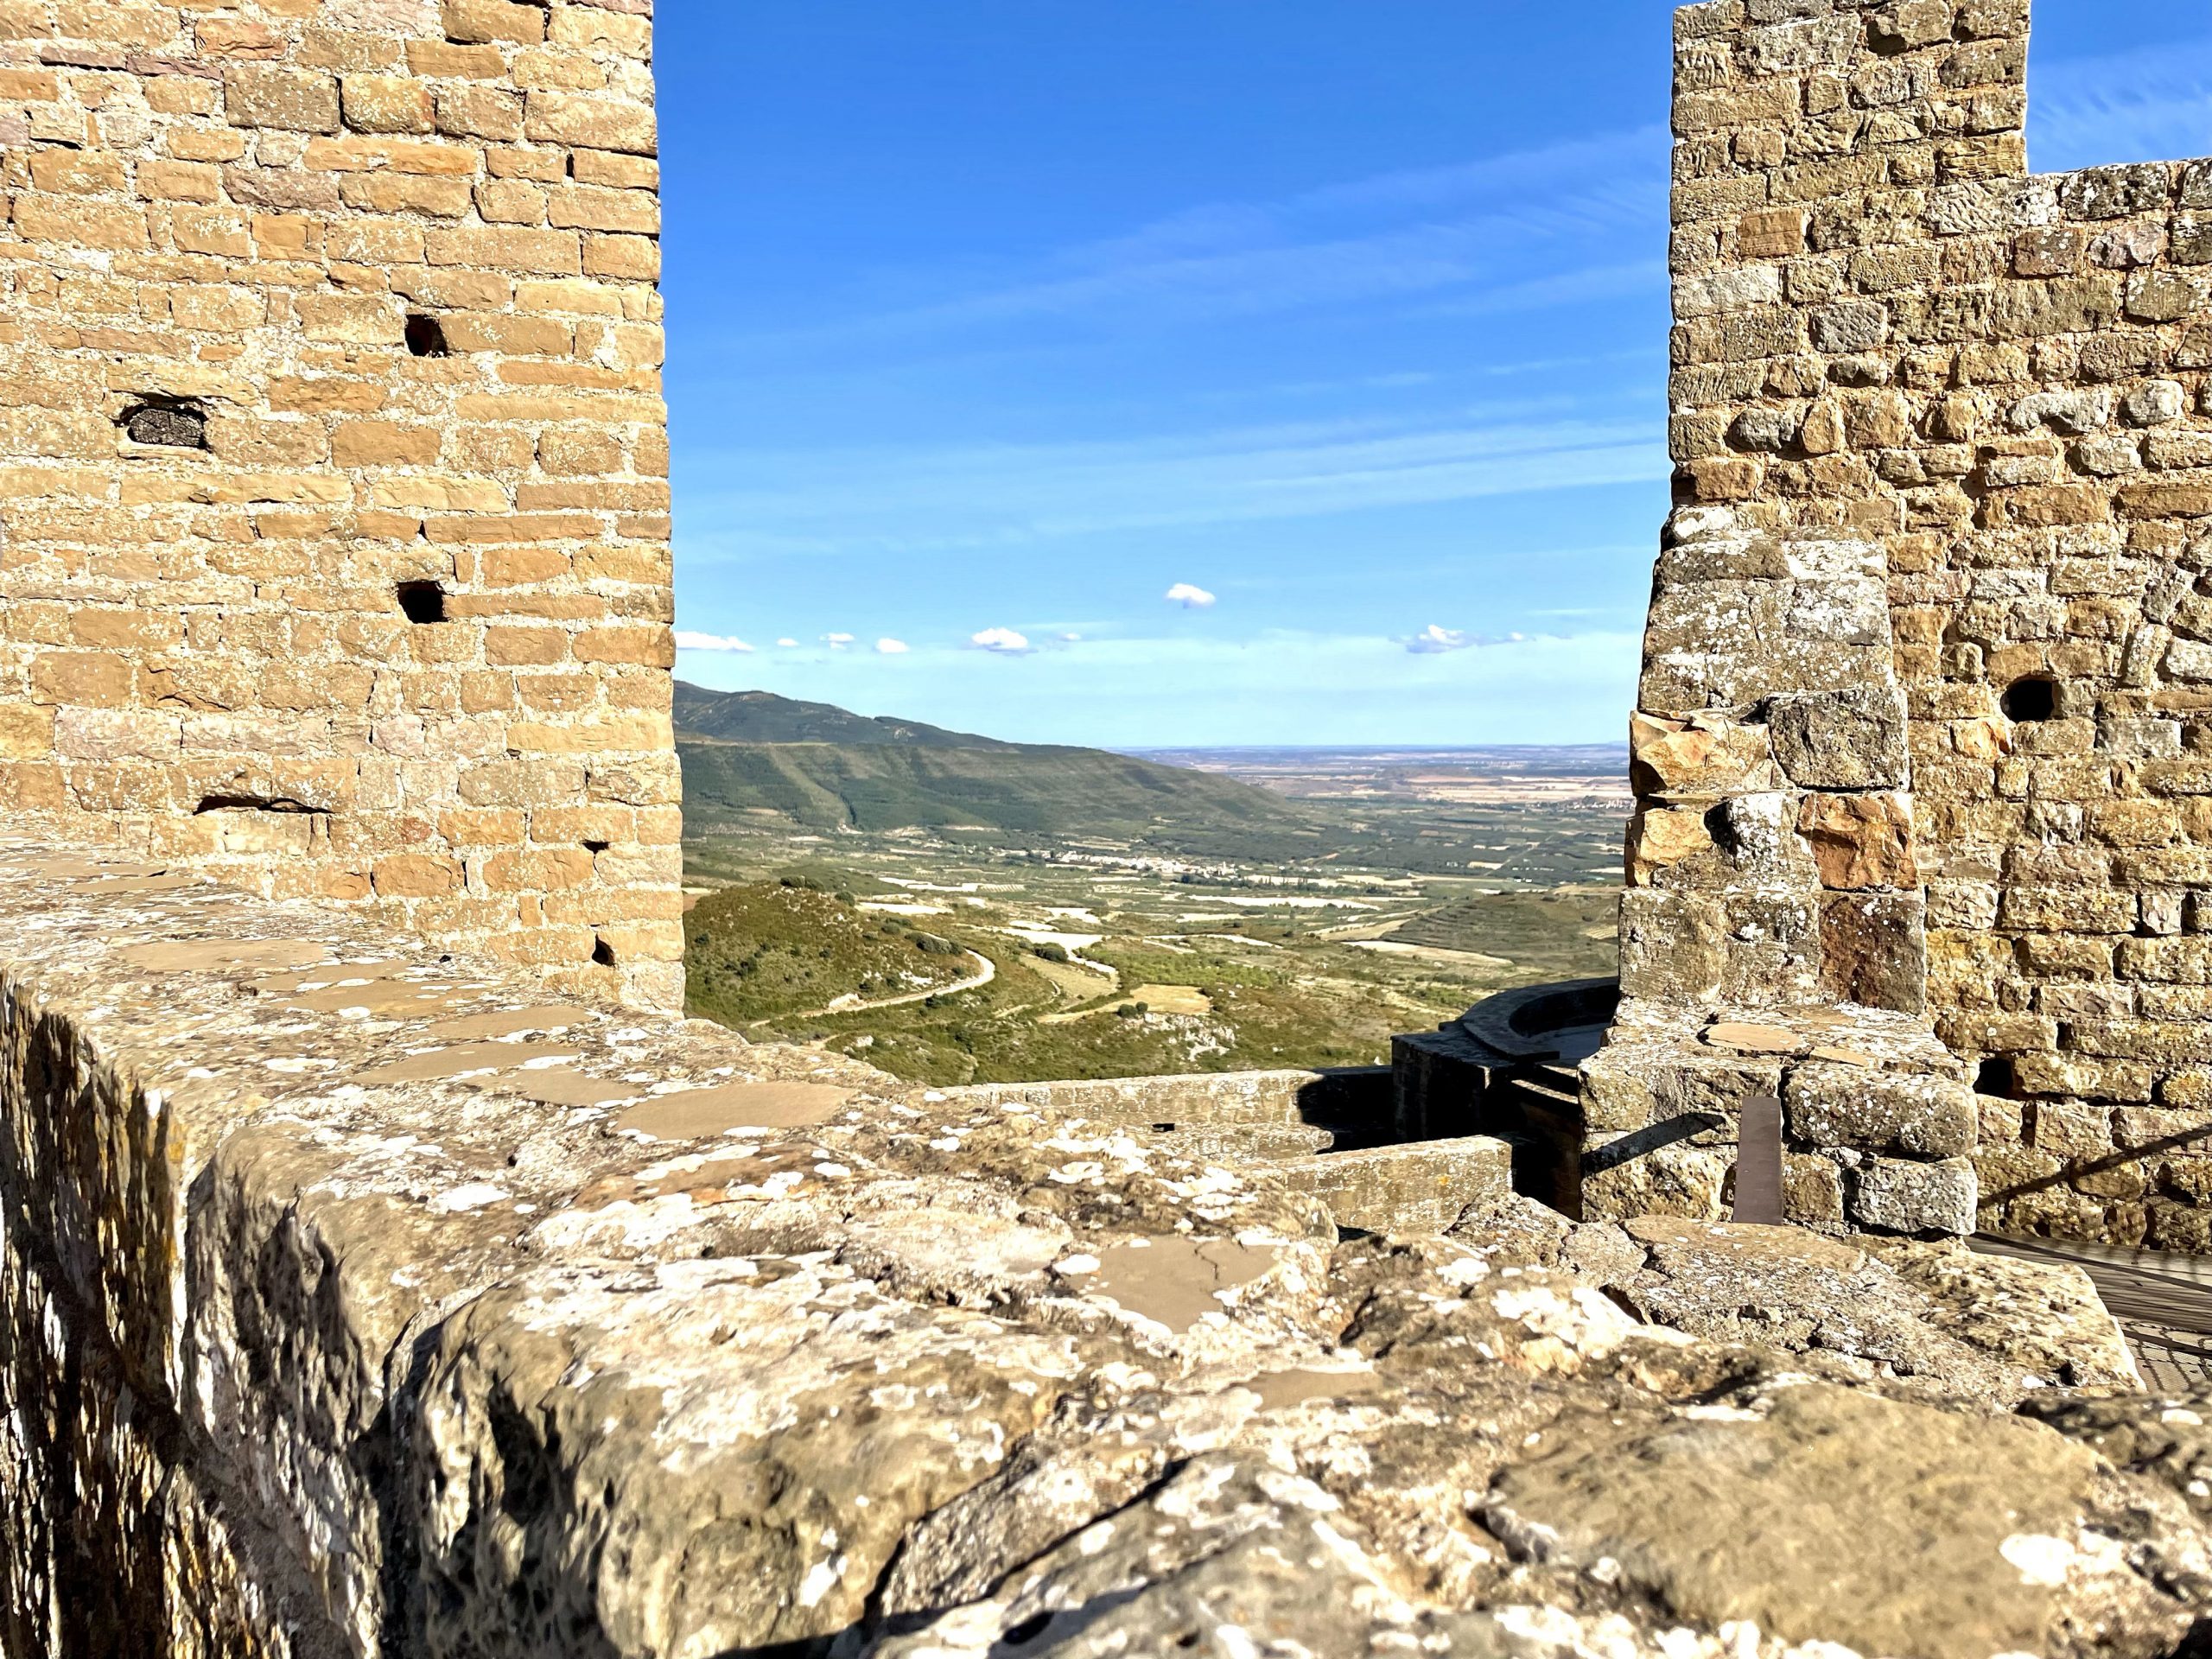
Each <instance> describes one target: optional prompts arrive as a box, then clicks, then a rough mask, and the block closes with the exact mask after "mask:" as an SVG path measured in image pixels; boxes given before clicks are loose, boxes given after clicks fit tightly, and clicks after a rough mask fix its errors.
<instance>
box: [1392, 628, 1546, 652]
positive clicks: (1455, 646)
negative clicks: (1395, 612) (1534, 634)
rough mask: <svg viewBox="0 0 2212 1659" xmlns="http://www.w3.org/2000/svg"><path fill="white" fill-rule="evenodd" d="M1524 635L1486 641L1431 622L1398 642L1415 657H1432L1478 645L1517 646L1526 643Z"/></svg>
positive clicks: (1506, 636) (1527, 637) (1518, 634)
mask: <svg viewBox="0 0 2212 1659" xmlns="http://www.w3.org/2000/svg"><path fill="white" fill-rule="evenodd" d="M1528 639H1529V636H1528V635H1527V634H1525V633H1509V634H1507V635H1505V636H1504V637H1503V639H1484V637H1483V636H1482V635H1480V634H1478V633H1469V632H1465V630H1464V629H1460V628H1447V627H1444V626H1440V625H1439V624H1437V623H1434V622H1432V623H1430V624H1429V625H1428V626H1427V627H1425V628H1423V629H1422V630H1421V632H1419V633H1416V634H1414V635H1413V636H1412V637H1411V638H1410V639H1404V640H1402V641H1400V643H1401V644H1402V645H1404V646H1405V648H1406V649H1407V650H1408V652H1412V653H1413V655H1414V656H1416V657H1434V656H1439V655H1441V654H1442V653H1443V652H1447V651H1468V650H1471V649H1473V648H1474V647H1475V646H1478V645H1526V644H1527V643H1528Z"/></svg>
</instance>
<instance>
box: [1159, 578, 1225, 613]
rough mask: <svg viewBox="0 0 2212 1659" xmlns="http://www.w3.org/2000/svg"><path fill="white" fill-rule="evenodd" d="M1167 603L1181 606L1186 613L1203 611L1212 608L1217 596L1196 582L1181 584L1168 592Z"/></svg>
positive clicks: (1178, 583) (1177, 584)
mask: <svg viewBox="0 0 2212 1659" xmlns="http://www.w3.org/2000/svg"><path fill="white" fill-rule="evenodd" d="M1166 598H1167V602H1168V603H1169V604H1170V605H1180V606H1181V607H1183V608H1184V609H1185V610H1186V611H1203V610H1205V609H1208V608H1209V607H1211V606H1212V605H1213V603H1214V600H1215V596H1214V595H1213V594H1210V593H1208V592H1207V591H1206V590H1205V588H1201V587H1199V586H1198V584H1197V583H1196V582H1177V583H1176V584H1175V585H1174V586H1173V588H1169V589H1168V590H1167V594H1166Z"/></svg>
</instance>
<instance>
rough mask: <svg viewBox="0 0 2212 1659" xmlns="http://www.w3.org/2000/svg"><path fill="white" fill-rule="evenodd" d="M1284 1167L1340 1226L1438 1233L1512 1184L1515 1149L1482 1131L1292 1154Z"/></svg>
mask: <svg viewBox="0 0 2212 1659" xmlns="http://www.w3.org/2000/svg"><path fill="white" fill-rule="evenodd" d="M1281 1170H1282V1174H1283V1178H1284V1179H1286V1180H1287V1181H1288V1182H1289V1184H1290V1185H1292V1186H1293V1187H1294V1188H1295V1189H1296V1190H1297V1191H1299V1192H1306V1193H1309V1194H1311V1195H1312V1196H1313V1197H1314V1198H1319V1199H1320V1201H1321V1202H1322V1203H1324V1204H1325V1205H1327V1206H1328V1208H1329V1213H1330V1214H1331V1215H1332V1216H1333V1217H1335V1218H1336V1222H1337V1224H1338V1226H1339V1227H1356V1228H1358V1229H1360V1230H1363V1231H1365V1232H1370V1233H1383V1234H1395V1233H1440V1232H1442V1231H1443V1230H1445V1229H1446V1228H1447V1227H1449V1226H1450V1225H1451V1224H1452V1223H1453V1222H1454V1221H1456V1220H1458V1219H1459V1214H1460V1212H1461V1211H1464V1210H1465V1209H1466V1208H1467V1207H1468V1206H1469V1205H1489V1204H1494V1203H1496V1202H1497V1201H1498V1200H1501V1199H1503V1198H1505V1197H1506V1196H1507V1195H1508V1194H1509V1193H1510V1192H1512V1190H1513V1148H1512V1147H1510V1146H1508V1145H1507V1144H1506V1143H1505V1142H1504V1141H1497V1140H1493V1139H1491V1138H1490V1137H1488V1136H1484V1135H1471V1136H1468V1137H1466V1138H1465V1139H1462V1140H1457V1141H1422V1142H1420V1143H1418V1144H1415V1145H1412V1146H1402V1147H1377V1148H1376V1149H1374V1150H1373V1151H1370V1152H1338V1153H1330V1154H1325V1155H1324V1156H1319V1157H1306V1158H1296V1159H1292V1160H1287V1161H1286V1162H1285V1163H1284V1164H1282V1165H1281Z"/></svg>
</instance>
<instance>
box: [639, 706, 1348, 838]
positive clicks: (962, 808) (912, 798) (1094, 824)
mask: <svg viewBox="0 0 2212 1659" xmlns="http://www.w3.org/2000/svg"><path fill="white" fill-rule="evenodd" d="M676 737H677V754H678V756H679V757H680V758H681V760H682V761H683V810H684V817H685V819H686V821H687V823H688V824H689V825H690V827H691V828H692V829H700V830H711V829H713V828H714V827H715V825H716V824H718V823H722V824H730V823H740V822H753V823H757V822H758V821H759V820H760V819H761V818H762V817H779V818H783V819H785V820H787V821H789V822H791V823H795V824H798V825H801V826H804V827H805V828H807V829H861V830H871V831H878V830H885V829H941V830H948V831H952V830H957V831H962V832H967V833H980V834H982V835H984V836H988V837H990V838H994V839H1001V840H1007V841H1012V842H1023V843H1035V842H1057V841H1060V840H1065V839H1070V838H1082V837H1086V836H1089V837H1104V838H1109V839H1116V840H1126V841H1131V842H1145V841H1148V842H1163V843H1165V842H1174V843H1179V844H1180V843H1188V842H1192V841H1193V840H1197V841H1204V840H1205V839H1206V838H1208V837H1210V836H1216V835H1219V834H1222V833H1224V832H1230V833H1238V832H1243V833H1249V832H1252V831H1255V830H1256V831H1261V832H1265V833H1268V834H1269V835H1271V836H1296V837H1301V838H1302V837H1305V836H1312V835H1313V834H1314V833H1315V831H1314V830H1313V828H1312V826H1311V824H1310V823H1309V820H1308V818H1307V817H1306V814H1305V813H1304V812H1303V811H1302V810H1300V808H1299V807H1298V806H1297V805H1296V804H1294V803H1293V802H1290V801H1288V800H1286V799H1284V798H1282V797H1281V796H1278V795H1275V794H1273V793H1271V792H1269V791H1266V790H1263V789H1260V788H1256V787H1255V786H1254V785H1249V784H1245V783H1241V782H1238V781H1237V780H1236V779H1231V778H1224V777H1222V776H1220V775H1218V774H1216V773H1211V772H1193V771H1190V770H1187V769H1185V768H1183V767H1179V766H1160V765H1158V764H1156V763H1155V762H1153V761H1149V760H1138V759H1136V758H1135V757H1134V756H1130V755H1125V754H1114V753H1109V752H1108V751H1106V750H1104V749H1086V748H1074V747H1058V746H1053V745H1045V744H1033V743H1006V742H1001V741H998V740H996V739H995V738H988V737H978V736H975V735H973V734H969V733H964V732H951V731H947V730H945V729H944V728H941V727H937V726H930V725H925V724H924V723H922V722H921V721H908V720H895V719H876V718H871V717H869V716H868V715H855V714H853V713H851V712H850V711H849V710H847V709H839V708H836V707H835V706H833V705H831V704H829V703H823V702H795V701H793V700H792V699H791V698H788V697H779V696H776V695H775V694H773V693H772V692H767V691H709V690H706V689H704V688H703V687H701V686H696V685H689V684H686V683H683V681H680V680H679V681H677V686H676Z"/></svg>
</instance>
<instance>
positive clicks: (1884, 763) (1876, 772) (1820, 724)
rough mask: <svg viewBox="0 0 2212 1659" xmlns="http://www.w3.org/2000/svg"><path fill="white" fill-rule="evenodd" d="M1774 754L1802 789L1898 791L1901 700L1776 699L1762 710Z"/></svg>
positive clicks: (1885, 696) (1853, 696)
mask: <svg viewBox="0 0 2212 1659" xmlns="http://www.w3.org/2000/svg"><path fill="white" fill-rule="evenodd" d="M1767 724H1768V729H1769V730H1770V732H1771V733H1772V734H1773V741H1774V753H1775V756H1776V758H1777V760H1780V762H1781V763H1782V769H1783V772H1784V773H1786V774H1787V775H1788V777H1789V781H1790V782H1791V783H1793V784H1796V785H1798V786H1799V787H1800V788H1802V789H1848V790H1862V789H1901V788H1903V787H1904V785H1905V783H1906V781H1907V777H1908V768H1909V764H1910V763H1909V761H1908V760H1907V758H1906V750H1905V712H1904V699H1903V698H1902V697H1901V696H1898V695H1897V693H1896V692H1894V691H1867V690H1856V691H1839V692H1835V693H1833V694H1829V695H1825V696H1822V695H1813V696H1782V697H1777V698H1776V699H1775V700H1774V701H1773V702H1771V703H1770V704H1769V705H1768V709H1767Z"/></svg>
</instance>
